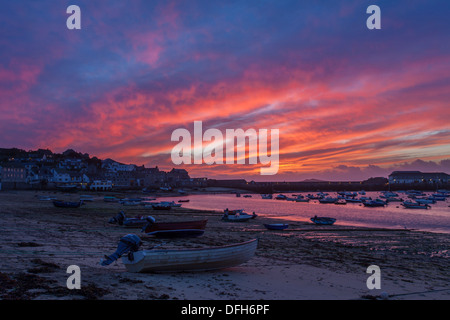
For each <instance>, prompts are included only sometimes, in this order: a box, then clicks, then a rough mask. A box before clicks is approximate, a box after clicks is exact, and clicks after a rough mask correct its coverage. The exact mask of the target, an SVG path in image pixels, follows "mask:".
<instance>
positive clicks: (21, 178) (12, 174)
mask: <svg viewBox="0 0 450 320" xmlns="http://www.w3.org/2000/svg"><path fill="white" fill-rule="evenodd" d="M2 181H3V182H4V183H5V182H13V183H22V182H23V183H26V182H27V169H26V168H25V166H24V165H22V164H20V163H11V164H8V165H6V166H4V167H3V168H2Z"/></svg>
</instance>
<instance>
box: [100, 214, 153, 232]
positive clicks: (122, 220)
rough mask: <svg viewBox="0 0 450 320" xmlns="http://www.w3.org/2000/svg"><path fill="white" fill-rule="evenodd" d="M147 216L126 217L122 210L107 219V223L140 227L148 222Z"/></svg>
mask: <svg viewBox="0 0 450 320" xmlns="http://www.w3.org/2000/svg"><path fill="white" fill-rule="evenodd" d="M147 219H148V217H142V216H139V217H135V218H127V217H126V216H125V213H124V212H123V211H120V212H119V213H118V215H117V216H115V217H113V218H111V219H109V221H108V223H111V224H116V223H117V224H118V225H119V226H124V227H128V228H142V227H144V226H146V225H147V224H148V222H149V221H148V220H147Z"/></svg>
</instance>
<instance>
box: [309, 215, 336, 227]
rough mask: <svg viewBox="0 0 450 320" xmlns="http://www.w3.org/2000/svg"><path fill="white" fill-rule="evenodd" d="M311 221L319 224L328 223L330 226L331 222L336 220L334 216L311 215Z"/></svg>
mask: <svg viewBox="0 0 450 320" xmlns="http://www.w3.org/2000/svg"><path fill="white" fill-rule="evenodd" d="M311 221H312V222H314V223H315V224H319V225H329V226H331V225H332V224H333V223H335V222H336V219H335V218H329V217H317V216H315V217H313V218H311Z"/></svg>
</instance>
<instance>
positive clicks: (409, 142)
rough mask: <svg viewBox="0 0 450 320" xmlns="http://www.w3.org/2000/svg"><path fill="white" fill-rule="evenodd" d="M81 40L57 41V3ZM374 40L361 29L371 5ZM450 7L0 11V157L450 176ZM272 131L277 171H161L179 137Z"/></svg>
mask: <svg viewBox="0 0 450 320" xmlns="http://www.w3.org/2000/svg"><path fill="white" fill-rule="evenodd" d="M73 4H74V5H78V6H79V7H80V9H81V29H80V30H76V29H74V30H69V29H68V28H67V26H66V20H67V19H68V18H69V16H70V14H68V13H67V12H66V9H67V7H68V6H69V5H73ZM373 4H374V5H378V6H379V7H380V9H381V29H379V30H376V29H374V30H369V29H368V28H367V26H366V20H367V19H368V18H369V16H370V14H367V13H366V9H367V7H368V6H369V5H373ZM449 12H450V2H449V1H447V0H436V1H433V0H430V1H423V0H421V1H415V0H409V1H406V0H399V1H376V0H370V1H363V0H354V1H353V0H352V1H350V0H345V1H324V0H322V1H321V0H317V1H303V0H292V1H290V0H270V1H264V0H240V1H232V0H227V1H215V0H209V1H196V0H191V1H167V0H166V1H138V0H130V1H114V0H108V1H106V0H104V1H102V0H95V1H92V0H90V1H75V0H73V1H51V0H48V1H46V0H43V1H31V0H26V1H25V0H14V1H13V0H4V1H1V3H0V147H3V148H11V147H17V148H22V149H25V150H28V149H33V150H34V149H38V148H48V149H50V150H52V151H54V152H63V151H64V150H66V149H69V148H71V149H74V150H76V151H78V152H82V153H89V154H90V155H91V156H97V157H99V158H102V159H106V158H112V159H114V160H117V161H120V162H123V163H133V164H137V165H145V166H146V167H154V166H158V167H159V168H160V169H165V170H170V169H171V168H185V169H187V170H188V172H189V173H190V175H191V176H193V177H208V178H217V179H224V178H227V179H240V178H244V179H248V180H255V181H275V180H277V181H300V180H304V179H312V178H315V179H324V180H361V179H367V178H370V177H375V176H387V175H388V174H389V173H390V172H392V171H393V170H422V171H439V172H442V171H443V172H447V173H450V125H449V124H450V32H449V30H450V19H448V13H449ZM194 121H202V123H203V128H204V130H206V129H208V128H215V129H218V130H220V131H221V132H223V133H225V131H226V129H238V128H242V129H243V130H247V129H255V130H261V129H268V130H271V129H279V152H278V154H279V170H278V173H277V174H275V175H272V176H262V175H260V168H261V167H262V166H263V165H262V164H261V163H257V164H248V163H246V164H240V165H237V164H214V165H206V164H190V165H185V164H180V165H175V164H174V163H173V162H172V160H171V152H172V149H173V148H174V147H175V145H176V144H177V142H174V141H171V135H172V133H173V131H174V130H176V129H178V128H186V129H188V130H189V131H191V132H193V128H194Z"/></svg>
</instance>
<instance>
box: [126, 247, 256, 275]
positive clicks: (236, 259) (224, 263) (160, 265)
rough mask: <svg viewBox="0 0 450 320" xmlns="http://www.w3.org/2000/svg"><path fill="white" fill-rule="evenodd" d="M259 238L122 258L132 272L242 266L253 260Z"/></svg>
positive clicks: (137, 253)
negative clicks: (216, 245) (218, 245)
mask: <svg viewBox="0 0 450 320" xmlns="http://www.w3.org/2000/svg"><path fill="white" fill-rule="evenodd" d="M257 245H258V241H257V239H253V240H250V241H246V242H242V243H238V244H232V245H225V246H220V247H209V248H200V249H198V248H197V249H169V250H161V249H159V250H143V251H137V252H134V253H133V261H130V260H129V257H128V255H127V256H123V257H122V262H123V263H124V265H125V267H126V268H127V271H129V272H180V271H205V270H215V269H224V268H229V267H234V266H237V265H240V264H242V263H244V262H246V261H248V260H249V259H251V258H252V257H253V255H254V254H255V251H256V247H257Z"/></svg>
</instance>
